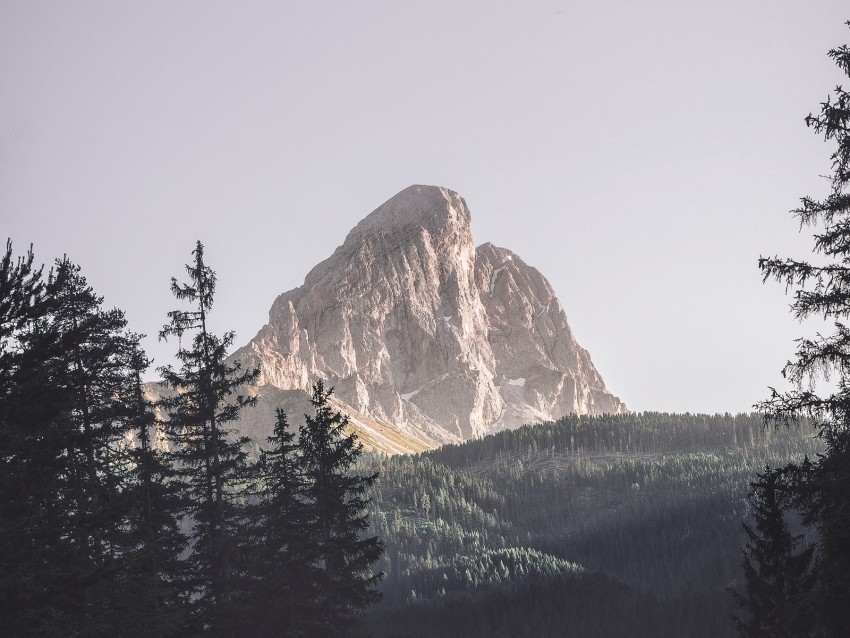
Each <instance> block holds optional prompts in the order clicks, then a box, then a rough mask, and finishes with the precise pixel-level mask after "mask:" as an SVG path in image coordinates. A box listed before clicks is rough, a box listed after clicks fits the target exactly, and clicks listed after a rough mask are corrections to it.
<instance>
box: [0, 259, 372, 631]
mask: <svg viewBox="0 0 850 638" xmlns="http://www.w3.org/2000/svg"><path fill="white" fill-rule="evenodd" d="M193 255H194V263H193V264H190V265H189V266H187V272H188V274H189V277H190V282H189V283H188V284H183V285H181V284H178V283H177V282H176V281H173V282H172V290H173V292H174V293H175V295H176V296H177V297H178V299H181V300H184V301H188V302H190V303H191V304H192V306H191V308H190V309H189V310H176V311H174V312H172V313H169V319H170V322H169V324H168V325H166V326H165V328H164V329H163V336H170V335H177V336H179V337H187V338H186V339H185V341H184V340H181V347H180V349H179V351H178V355H177V356H178V359H179V360H180V362H181V364H182V365H181V366H180V369H179V370H174V369H172V368H171V367H166V368H163V369H162V373H163V376H164V378H165V381H166V382H167V383H168V384H169V385H170V386H171V389H172V390H173V393H172V394H170V395H169V396H166V397H165V398H164V399H163V400H162V401H161V402H160V405H159V407H160V408H164V409H165V410H166V411H167V415H168V417H169V419H168V421H167V422H165V423H163V422H158V421H157V419H156V418H155V406H154V405H153V404H152V403H151V401H149V400H148V395H147V392H146V389H145V387H144V384H143V383H142V375H143V373H144V371H145V369H146V368H147V367H148V365H149V361H148V359H147V358H146V357H145V354H144V352H143V351H142V350H141V348H140V346H139V340H140V336H139V335H137V334H134V333H131V332H129V331H127V328H126V326H127V322H126V320H125V318H124V315H123V313H122V312H121V311H120V310H117V309H106V308H104V307H103V300H102V298H101V297H99V296H98V295H96V294H95V293H94V291H93V290H92V288H91V286H89V285H88V283H87V282H86V279H85V278H84V277H83V276H82V274H81V271H80V268H79V267H78V266H76V265H74V264H72V263H71V262H70V261H69V260H67V259H62V260H58V261H57V262H56V264H55V266H54V268H53V270H52V271H51V272H50V273H48V274H47V275H45V274H44V273H43V271H42V269H40V268H37V267H36V266H35V265H34V257H33V255H32V253H31V252H30V253H28V254H27V255H25V256H24V257H22V258H16V257H15V256H14V254H13V252H12V246H11V243H9V244H8V245H7V250H6V253H5V255H4V256H3V257H2V259H0V619H2V620H0V634H2V635H11V636H146V637H150V638H154V637H158V636H192V635H215V636H235V635H237V634H242V635H314V636H320V635H342V634H343V633H345V631H346V630H347V628H348V626H349V621H350V620H351V615H352V614H353V612H355V611H357V610H359V609H360V608H362V607H363V606H364V605H365V604H366V603H367V602H369V601H371V600H373V599H374V597H375V594H374V593H373V592H372V591H371V584H372V583H373V582H374V580H375V579H376V576H375V575H373V574H372V573H371V572H370V571H369V566H370V565H371V563H372V562H373V561H374V560H376V559H377V557H378V555H379V554H380V547H381V546H380V541H378V540H377V539H376V538H361V535H362V532H363V531H364V530H365V528H366V519H365V513H364V512H365V506H366V502H367V501H366V500H365V497H364V492H365V490H366V489H367V488H368V487H369V486H370V485H371V484H372V481H374V476H366V477H359V476H356V475H350V474H349V470H351V464H352V463H353V461H354V460H355V459H356V458H357V455H358V454H359V451H360V448H359V446H358V444H357V443H356V442H355V440H354V438H353V437H351V436H346V435H345V434H344V433H343V432H342V429H343V428H344V426H345V418H344V417H342V416H341V415H339V414H338V413H335V412H332V411H329V410H325V407H326V406H327V403H326V402H327V398H328V394H329V393H328V392H325V391H324V390H322V391H319V392H318V394H316V393H314V405H316V407H317V413H316V417H315V418H312V417H311V418H310V419H311V420H310V421H309V422H310V423H311V427H310V428H309V433H308V434H306V435H304V434H302V436H301V437H300V438H299V440H298V442H297V443H296V441H295V436H294V434H293V432H292V431H291V430H290V428H289V427H288V425H287V423H286V419H285V417H284V415H283V414H282V413H280V414H279V416H278V420H277V424H276V426H275V429H274V435H273V437H272V439H271V443H272V449H271V450H269V451H267V452H266V453H265V455H264V457H263V462H262V463H260V465H259V468H260V470H259V471H258V470H257V468H255V467H254V466H252V465H251V464H250V463H249V462H248V458H247V454H246V452H245V448H244V446H243V443H244V440H243V439H240V438H238V437H235V436H234V435H233V432H231V431H230V429H229V426H230V424H231V423H232V422H233V420H234V419H235V418H237V416H238V413H239V410H240V409H241V408H243V407H244V406H247V405H249V404H251V403H252V402H253V400H252V399H251V398H249V397H246V396H244V394H240V392H242V391H243V390H244V389H247V388H246V386H247V385H248V384H250V383H252V382H253V380H254V379H255V377H256V372H254V371H243V370H242V369H241V368H240V366H239V365H238V364H237V363H233V362H230V361H229V360H228V359H227V349H228V348H229V347H230V345H231V343H232V341H233V334H232V333H228V334H226V335H225V336H224V337H222V338H218V337H216V336H214V335H213V334H211V333H210V331H209V330H208V327H207V318H208V314H209V311H210V309H211V308H212V304H213V295H214V292H215V274H214V273H213V272H212V270H210V269H209V268H208V267H207V266H206V264H205V263H204V259H203V246H201V244H200V243H198V245H197V247H196V250H195V252H194V253H193ZM189 337H191V338H189ZM184 344H185V347H184ZM319 387H321V386H319ZM317 397H318V398H317ZM163 434H166V435H167V437H166V438H163ZM308 444H309V447H307V446H308ZM169 447H170V450H169V449H166V448H169ZM317 482H318V483H320V484H321V487H319V488H317V487H316V485H317ZM251 499H253V501H254V502H259V503H260V504H261V505H260V506H257V507H258V510H257V512H258V513H252V512H250V511H249V508H248V505H249V502H250V501H251ZM187 529H188V530H189V532H188V533H184V531H183V530H187ZM255 594H256V596H255ZM284 595H286V596H288V598H286V597H284V598H283V599H282V598H281V597H282V596H284ZM255 612H262V613H255Z"/></svg>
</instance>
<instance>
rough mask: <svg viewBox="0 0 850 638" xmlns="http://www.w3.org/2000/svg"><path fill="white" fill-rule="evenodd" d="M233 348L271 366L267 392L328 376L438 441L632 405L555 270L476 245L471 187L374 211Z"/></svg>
mask: <svg viewBox="0 0 850 638" xmlns="http://www.w3.org/2000/svg"><path fill="white" fill-rule="evenodd" d="M233 357H234V358H238V359H241V360H242V361H243V363H244V364H245V365H248V366H257V367H259V368H260V379H259V382H258V391H259V392H260V394H261V395H269V394H277V393H280V392H281V391H291V390H301V391H307V390H308V389H309V388H310V385H311V384H312V382H313V381H314V380H315V379H316V378H317V377H321V378H324V379H325V380H326V381H327V383H328V384H330V385H332V386H334V388H335V395H336V397H337V399H338V400H339V401H340V402H341V407H342V408H343V409H344V411H346V412H348V413H349V414H350V415H351V416H352V420H353V421H354V423H355V425H358V424H360V425H367V426H368V425H369V424H367V423H366V422H367V421H368V422H369V423H370V424H371V426H370V427H372V428H373V429H374V428H375V427H379V429H380V428H383V429H384V430H385V433H386V428H387V427H389V428H390V430H389V431H390V432H391V431H392V430H395V431H397V432H398V434H399V435H401V436H402V437H405V438H407V439H410V440H414V441H419V442H421V444H422V445H423V446H425V447H433V446H434V445H436V444H439V443H446V442H455V441H460V440H464V439H468V438H472V437H476V436H481V435H484V434H488V433H490V432H494V431H497V430H500V429H504V428H509V427H516V426H519V425H521V424H523V423H530V422H538V421H541V420H550V419H555V418H558V417H560V416H563V415H564V414H567V413H570V412H574V413H579V414H601V413H610V412H623V411H625V409H626V408H625V406H624V405H623V404H622V403H621V402H620V401H619V399H617V398H616V397H614V396H613V395H611V394H610V393H608V392H607V390H606V389H605V384H604V383H603V381H602V378H601V377H600V376H599V373H598V372H597V371H596V369H595V368H594V367H593V363H592V362H591V360H590V356H589V355H588V353H587V351H585V350H583V349H582V348H581V347H579V346H578V344H577V343H576V341H575V339H574V338H573V335H572V332H571V330H570V328H569V326H568V325H567V319H566V315H565V314H564V310H563V308H562V306H561V304H560V302H559V301H558V299H557V298H556V297H555V293H554V291H553V290H552V288H551V286H549V283H548V282H547V281H546V279H545V278H544V277H543V276H542V275H541V274H540V273H539V272H538V271H537V270H536V269H534V268H531V267H530V266H527V265H526V264H525V263H524V262H523V261H522V260H520V259H519V258H518V257H517V256H516V255H514V254H513V253H511V252H510V251H508V250H505V249H503V248H497V247H495V246H493V245H491V244H484V245H483V246H480V247H479V248H478V249H477V250H476V248H475V245H474V244H473V241H472V233H471V230H470V214H469V209H468V208H467V206H466V203H465V202H464V200H463V198H461V197H460V196H459V195H458V194H457V193H455V192H453V191H450V190H448V189H445V188H439V187H434V186H411V187H409V188H407V189H405V190H404V191H402V192H401V193H399V194H398V195H396V196H395V197H393V198H392V199H390V200H389V201H387V202H386V203H384V204H383V205H382V206H380V207H379V208H378V209H377V210H375V211H374V212H373V213H372V214H370V215H369V216H368V217H366V218H365V219H363V220H362V221H361V222H360V223H359V224H358V225H357V226H356V227H355V228H354V229H353V230H352V231H351V232H350V233H349V234H348V237H346V239H345V242H344V243H343V245H342V246H340V247H339V248H337V249H336V251H335V252H334V254H333V255H331V257H330V258H328V259H326V260H325V261H323V262H322V263H320V264H319V265H318V266H316V267H315V268H313V270H312V271H310V273H309V274H308V275H307V277H306V278H305V280H304V285H302V286H300V287H299V288H296V289H294V290H290V291H289V292H286V293H284V294H282V295H280V296H279V297H278V298H277V299H276V300H275V302H274V304H273V305H272V308H271V311H270V313H269V323H268V324H267V325H266V326H264V327H263V328H262V329H261V330H260V332H259V333H258V334H257V336H256V337H255V338H254V339H253V340H251V342H250V343H248V344H247V345H246V346H245V347H243V348H241V349H240V350H239V351H237V352H236V353H234V355H233ZM379 447H381V446H379Z"/></svg>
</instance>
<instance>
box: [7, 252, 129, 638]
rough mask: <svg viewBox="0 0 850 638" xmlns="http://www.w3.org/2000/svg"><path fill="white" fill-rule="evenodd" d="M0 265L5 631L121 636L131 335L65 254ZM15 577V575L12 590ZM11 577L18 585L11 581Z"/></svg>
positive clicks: (118, 313) (116, 311)
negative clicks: (40, 267)
mask: <svg viewBox="0 0 850 638" xmlns="http://www.w3.org/2000/svg"><path fill="white" fill-rule="evenodd" d="M8 253H9V251H8V250H7V259H6V260H4V262H3V264H4V265H3V266H0V268H1V269H2V270H3V271H4V272H3V275H2V277H0V279H2V281H3V282H4V284H5V285H7V286H8V285H9V284H10V282H12V281H14V280H17V282H18V283H17V284H16V285H15V286H13V288H16V289H13V290H10V291H9V296H8V297H7V298H6V301H5V303H4V304H3V306H4V308H3V312H4V318H3V321H2V323H3V326H4V327H3V337H2V338H3V356H2V360H3V381H2V386H3V393H2V399H0V403H2V406H0V422H2V425H0V429H2V435H0V438H2V442H3V450H4V452H3V454H2V464H3V480H2V481H0V483H2V485H3V488H2V489H3V495H2V496H3V498H2V499H0V500H2V503H3V504H2V508H3V511H2V516H0V519H2V521H3V525H4V526H7V527H6V529H3V530H2V534H0V537H2V541H0V542H2V543H3V556H4V569H3V570H2V571H3V573H4V574H6V575H7V576H6V578H5V579H4V581H5V582H4V585H2V588H3V589H4V590H6V592H4V593H7V595H4V596H3V597H2V598H3V603H0V604H6V603H9V608H8V612H9V613H8V615H7V614H4V618H5V619H7V624H6V626H5V627H4V629H5V630H9V631H12V632H13V633H15V632H19V633H21V634H32V633H36V634H37V633H40V632H42V631H53V632H57V633H59V634H66V635H90V636H98V635H114V634H116V633H120V631H121V629H122V627H123V625H122V622H123V621H122V619H121V617H120V615H118V614H117V613H116V610H117V604H118V595H117V589H116V587H115V583H116V582H117V579H119V577H120V574H121V570H122V565H123V563H122V560H123V557H124V555H125V552H126V550H127V545H126V538H125V536H124V530H125V523H126V512H127V500H126V499H125V498H124V488H125V473H124V468H123V466H122V462H121V458H120V456H121V452H120V450H121V441H122V438H123V434H124V432H123V430H122V428H121V427H120V425H119V414H120V404H119V401H118V399H117V397H118V395H119V393H120V388H121V386H122V384H123V383H124V382H125V380H126V378H127V375H128V361H129V360H128V354H129V352H130V351H131V349H132V348H133V340H132V339H131V337H130V336H129V335H127V334H126V332H125V327H126V320H125V319H124V315H123V313H122V312H121V311H120V310H117V309H113V310H105V309H104V308H103V307H102V303H103V299H102V298H101V297H99V296H97V295H96V294H95V293H94V291H93V290H92V288H91V286H89V285H88V283H87V282H86V280H85V278H84V277H83V276H82V274H81V273H80V268H79V267H78V266H76V265H74V264H72V263H71V262H70V261H69V260H68V259H67V258H63V259H61V260H57V262H56V265H55V267H54V270H53V271H52V272H51V274H50V277H49V278H48V281H47V282H46V284H45V285H44V286H43V287H42V285H41V282H40V281H38V274H37V273H36V272H35V271H34V270H33V269H32V255H31V253H30V254H29V255H28V257H27V258H26V260H23V261H19V262H18V265H17V266H16V267H14V268H10V267H9V264H10V263H11V262H10V261H9V259H8V257H9V254H8ZM6 585H10V587H9V588H8V589H7V587H6ZM13 588H14V590H13Z"/></svg>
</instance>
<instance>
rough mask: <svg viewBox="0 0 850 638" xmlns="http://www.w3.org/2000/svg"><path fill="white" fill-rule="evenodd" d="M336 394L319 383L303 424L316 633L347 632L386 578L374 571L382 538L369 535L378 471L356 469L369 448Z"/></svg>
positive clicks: (311, 632) (313, 633)
mask: <svg viewBox="0 0 850 638" xmlns="http://www.w3.org/2000/svg"><path fill="white" fill-rule="evenodd" d="M332 392H333V390H332V389H325V386H324V383H323V382H322V381H321V380H318V381H316V383H315V384H314V385H313V392H312V397H311V399H310V403H311V404H312V405H313V407H314V408H315V414H314V415H313V416H310V415H306V416H305V422H304V424H303V425H302V426H301V427H300V428H299V440H298V446H299V449H300V451H301V458H302V464H303V471H304V478H305V481H306V488H305V492H304V494H305V499H306V503H307V504H308V505H309V507H310V517H309V520H308V528H309V531H310V535H311V537H312V538H313V539H314V542H316V544H317V546H316V550H315V551H316V560H317V563H316V565H317V567H318V575H317V576H318V578H317V581H316V589H315V594H316V595H317V599H316V600H315V604H316V606H315V608H314V615H313V617H312V619H311V625H312V626H311V628H310V630H309V631H308V632H307V633H308V635H311V636H336V635H340V634H342V633H344V631H345V630H346V628H347V627H348V626H349V625H350V623H351V621H352V619H353V617H354V616H355V614H356V613H357V612H358V611H361V610H362V609H364V608H366V607H367V606H368V605H370V604H372V603H373V602H375V601H377V600H378V599H379V594H378V593H377V592H376V591H375V590H374V589H373V587H374V585H375V584H376V583H377V582H378V581H379V580H380V579H381V577H382V576H383V574H381V573H378V574H374V573H372V571H371V566H372V564H373V563H374V562H375V561H377V560H378V559H379V558H380V556H381V554H382V553H383V543H382V541H381V540H380V539H379V538H378V537H376V536H372V537H365V538H364V537H363V534H364V532H365V531H366V530H367V529H368V515H367V513H366V507H367V505H368V499H367V497H366V492H367V490H369V488H371V487H372V485H374V483H375V480H376V479H377V476H378V475H377V474H372V475H368V476H361V475H358V474H353V473H351V472H352V469H353V466H354V463H355V462H356V460H357V459H358V457H359V456H360V454H361V453H362V450H363V446H362V444H360V443H359V442H358V441H357V437H356V436H355V435H354V434H353V433H351V434H346V432H345V429H346V427H347V426H348V417H346V416H345V415H343V414H341V413H340V412H338V411H335V410H334V409H333V408H332V406H331V404H330V401H329V400H330V396H331V393H332Z"/></svg>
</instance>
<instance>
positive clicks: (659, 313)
mask: <svg viewBox="0 0 850 638" xmlns="http://www.w3.org/2000/svg"><path fill="white" fill-rule="evenodd" d="M848 18H850V6H848V5H847V0H809V1H807V2H803V1H800V0H794V1H790V0H752V1H751V0H746V1H742V0H736V1H732V0H715V1H713V2H696V1H693V2H692V1H682V2H670V1H669V0H664V1H661V0H647V1H643V2H632V1H626V0H621V1H617V2H605V1H595V2H570V1H555V0H552V1H529V0H523V1H516V2H498V1H497V0H487V1H475V2H473V1H465V2H464V1H455V2H443V1H435V0H429V1H428V2H398V1H387V2H369V1H366V0H362V1H358V2H354V1H350V0H349V1H345V2H320V1H313V2H308V1H303V2H295V1H290V2H230V3H224V2H210V1H208V0H205V1H203V2H151V1H145V2H135V3H130V2H121V3H116V2H112V1H109V2H66V1H64V0H63V1H62V2H38V1H33V0H26V1H24V2H11V1H10V0H0V235H2V236H3V237H4V238H5V237H6V236H9V237H11V238H12V240H13V241H14V242H15V248H16V250H17V251H18V252H23V251H24V250H25V249H26V247H27V246H28V245H29V244H30V243H33V244H34V245H35V252H36V257H37V258H38V259H39V260H42V261H48V262H50V261H52V260H53V258H54V257H57V256H61V255H62V254H63V253H67V254H68V256H69V257H70V258H71V259H72V260H74V261H76V262H77V263H79V264H80V265H81V266H82V267H83V273H84V274H85V275H86V276H87V278H88V279H89V281H90V283H91V284H92V285H93V286H94V288H95V290H97V291H98V292H99V293H100V294H102V295H104V296H105V298H106V303H107V305H109V306H118V307H120V308H122V309H123V310H125V311H126V314H127V317H128V319H129V321H130V327H131V328H132V329H134V330H136V331H138V332H144V333H147V334H149V335H152V336H151V337H150V338H149V339H148V340H146V346H147V349H148V352H149V354H151V355H152V356H153V357H154V358H155V359H156V363H157V364H162V363H165V362H168V361H169V360H170V353H171V352H172V351H173V349H174V346H173V345H171V344H161V343H157V341H156V338H155V336H156V333H157V331H158V330H159V328H160V327H161V326H162V324H163V323H164V322H165V319H166V317H165V313H166V312H167V311H168V310H170V309H173V308H175V307H178V306H176V305H175V301H174V300H173V299H172V298H171V296H170V293H169V280H170V277H171V276H173V275H178V276H181V277H182V274H183V264H185V263H186V262H187V261H188V260H189V259H190V252H191V250H192V248H193V245H194V242H195V240H196V239H201V240H202V241H203V242H204V243H205V245H206V247H207V257H208V263H209V264H210V265H211V266H212V267H213V268H214V269H215V270H216V271H217V272H218V275H219V292H218V296H217V300H216V307H215V309H214V311H215V315H214V318H215V322H214V326H215V327H216V328H217V329H218V330H219V331H222V330H224V329H234V330H236V332H237V343H239V344H242V343H244V342H246V341H247V340H248V339H250V338H251V337H253V336H254V334H255V333H256V331H257V330H258V329H259V328H260V327H261V326H262V325H263V324H264V323H265V322H266V321H267V318H268V310H269V307H270V306H271V303H272V301H273V300H274V298H275V297H276V296H277V295H278V294H279V293H281V292H284V291H286V290H289V289H290V288H293V287H295V286H298V285H300V284H301V283H302V282H303V278H304V275H305V274H306V273H307V271H308V270H309V269H310V268H311V267H312V266H313V265H315V264H316V263H318V262H319V261H321V260H323V259H325V258H326V257H328V256H329V255H330V254H331V252H332V251H333V249H334V248H335V247H336V246H338V245H339V244H341V243H342V241H343V239H344V238H345V235H346V234H347V233H348V231H349V229H350V228H351V227H353V226H354V225H355V224H356V223H357V222H358V221H359V220H360V219H361V218H362V217H364V216H366V215H367V214H368V213H369V212H371V211H372V210H373V209H375V208H377V206H379V205H380V204H381V203H382V202H383V201H385V200H386V199H388V198H389V197H391V196H392V195H394V194H395V193H396V192H398V191H400V190H402V189H403V188H405V187H406V186H408V185H410V184H414V183H420V184H437V185H441V186H447V187H449V188H452V189H454V190H456V191H458V192H459V193H460V194H461V195H463V196H464V197H465V198H466V201H467V203H468V204H469V207H470V209H471V211H472V222H473V234H474V237H475V241H476V243H477V244H480V243H483V242H485V241H490V242H493V243H494V244H496V245H499V246H504V247H507V248H510V249H511V250H513V251H514V252H516V253H517V254H519V255H520V256H521V257H522V258H523V260H525V261H526V262H527V263H529V264H531V265H533V266H536V267H537V268H538V269H540V271H541V272H542V273H543V274H544V275H545V276H546V277H547V278H548V279H549V281H550V282H551V284H552V286H553V287H554V288H555V291H556V292H557V294H558V296H559V297H560V299H561V301H562V303H563V305H564V307H565V308H566V311H567V316H568V318H569V321H570V324H571V326H572V327H573V330H574V332H575V334H576V337H577V339H578V341H579V343H580V344H581V345H583V346H584V347H585V348H587V349H588V350H589V351H590V353H591V355H592V358H593V360H594V362H595V364H596V366H597V367H598V369H599V370H600V372H601V374H602V376H603V378H604V379H605V381H606V383H607V385H608V387H609V389H610V390H611V391H612V392H614V393H615V394H617V395H619V396H620V397H621V398H622V399H623V400H624V401H625V402H626V403H627V404H628V405H629V407H631V408H632V409H637V410H671V411H672V410H675V411H691V412H724V411H730V412H737V411H747V410H749V409H750V406H751V405H752V404H753V403H755V402H756V401H759V400H761V399H763V398H766V396H767V386H768V385H777V384H781V377H780V374H779V370H780V369H781V367H782V365H783V363H784V362H785V361H786V359H788V358H789V357H791V356H792V354H793V349H794V343H793V339H794V338H796V337H798V336H800V335H801V334H803V332H805V331H806V330H810V328H807V327H801V326H800V325H799V324H795V322H794V321H793V320H792V318H791V317H790V315H789V314H788V304H789V302H790V299H789V298H788V297H786V296H784V291H783V289H782V287H781V286H779V285H777V284H766V285H762V284H761V280H760V274H759V271H758V269H757V266H756V261H757V259H758V256H759V255H760V254H765V255H767V254H780V255H783V256H786V255H787V256H791V255H795V256H800V257H806V256H807V255H808V253H809V251H810V247H811V242H810V241H809V239H808V237H807V236H805V235H799V234H798V232H797V231H798V229H797V226H796V223H795V222H794V221H793V220H792V218H791V217H790V215H788V213H787V211H788V210H790V209H791V208H793V207H795V206H796V204H797V202H798V199H799V198H800V197H801V196H803V195H807V194H811V195H822V194H824V193H825V192H826V188H827V182H826V181H825V179H824V178H823V177H820V176H821V175H824V174H827V173H828V171H829V154H830V153H831V151H832V146H831V145H829V144H826V143H824V142H823V141H822V140H820V139H819V138H818V137H817V136H816V135H814V133H812V132H811V131H810V130H809V129H807V128H806V126H805V124H804V122H803V117H804V116H805V115H806V114H807V113H809V112H810V111H813V110H817V109H818V106H819V103H820V102H821V101H822V100H824V99H825V98H826V96H827V94H828V93H829V92H830V90H831V89H832V88H833V87H834V86H835V85H836V84H837V83H839V82H840V81H841V75H840V73H839V71H838V70H837V68H835V67H834V66H833V65H832V63H831V62H830V61H829V60H828V59H827V57H826V52H827V50H828V49H829V48H831V47H833V46H836V45H839V44H841V43H844V42H848V41H850V30H848V29H847V27H846V26H844V24H843V22H844V21H845V20H847V19H848Z"/></svg>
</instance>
